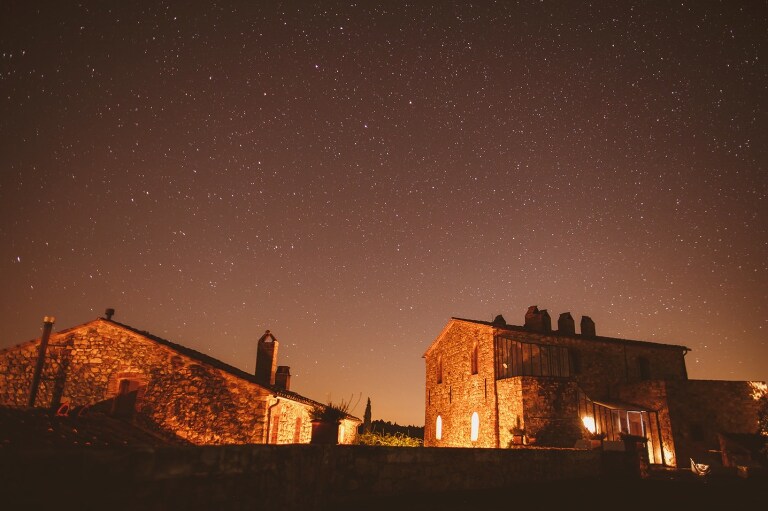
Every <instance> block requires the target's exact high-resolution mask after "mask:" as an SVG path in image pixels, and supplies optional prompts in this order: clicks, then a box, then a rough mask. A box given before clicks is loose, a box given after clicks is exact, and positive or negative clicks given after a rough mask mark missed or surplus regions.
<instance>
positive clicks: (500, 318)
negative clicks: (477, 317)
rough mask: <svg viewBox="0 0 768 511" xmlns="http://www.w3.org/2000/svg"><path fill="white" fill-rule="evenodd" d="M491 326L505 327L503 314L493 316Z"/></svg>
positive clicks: (505, 322)
mask: <svg viewBox="0 0 768 511" xmlns="http://www.w3.org/2000/svg"><path fill="white" fill-rule="evenodd" d="M493 326H495V327H505V326H507V321H506V320H505V319H504V316H502V315H501V314H499V315H498V316H496V317H495V318H493Z"/></svg>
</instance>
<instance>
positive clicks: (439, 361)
mask: <svg viewBox="0 0 768 511" xmlns="http://www.w3.org/2000/svg"><path fill="white" fill-rule="evenodd" d="M437 383H443V356H442V355H438V357H437Z"/></svg>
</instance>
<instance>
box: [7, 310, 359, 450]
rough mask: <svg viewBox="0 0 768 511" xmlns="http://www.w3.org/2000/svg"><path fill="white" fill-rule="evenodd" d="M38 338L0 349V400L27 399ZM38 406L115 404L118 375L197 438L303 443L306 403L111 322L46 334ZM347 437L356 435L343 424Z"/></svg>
mask: <svg viewBox="0 0 768 511" xmlns="http://www.w3.org/2000/svg"><path fill="white" fill-rule="evenodd" d="M39 343H40V341H39V340H36V341H30V342H28V343H25V344H22V345H19V346H16V347H13V348H9V349H6V350H3V351H0V403H1V404H6V405H14V406H23V405H25V404H26V402H27V399H28V393H29V389H30V385H31V381H32V376H33V371H34V367H35V361H36V359H37V350H38V346H39ZM48 355H49V357H48V358H47V360H46V364H45V367H44V371H43V378H42V380H41V384H40V390H39V392H38V395H37V400H36V403H35V404H36V406H40V407H51V406H52V407H56V406H57V405H58V403H69V404H70V406H71V407H75V406H81V405H89V406H94V407H102V408H104V407H106V408H107V409H108V408H109V407H110V406H112V405H113V400H114V398H115V396H116V395H117V394H118V389H119V387H120V381H121V380H130V381H132V382H134V384H135V385H136V386H137V387H138V388H137V391H136V397H135V400H136V401H135V405H133V406H134V407H135V409H136V410H137V411H138V412H139V413H140V414H141V415H142V418H148V419H149V420H150V421H151V422H152V423H154V425H155V426H156V427H158V428H159V429H161V430H164V431H166V432H169V433H172V434H175V435H177V436H180V437H181V438H184V439H186V440H188V441H190V442H192V443H194V444H198V445H210V444H213V445H220V444H243V443H266V442H272V443H275V442H276V443H294V442H301V443H308V442H309V441H310V438H311V434H312V427H311V422H310V417H309V411H310V407H311V402H309V401H308V400H307V403H304V402H298V401H296V400H292V399H289V398H286V397H280V396H278V395H275V394H273V393H272V392H271V391H270V390H269V389H267V388H265V387H263V386H260V385H258V384H256V383H254V382H251V381H248V380H247V379H244V378H242V377H239V376H237V375H235V374H232V373H230V372H228V371H226V370H223V369H222V368H220V367H217V366H215V365H212V364H210V363H205V362H203V361H201V360H198V359H195V358H192V357H190V356H187V355H186V354H184V353H183V352H179V351H177V350H175V349H172V348H171V347H169V346H166V345H164V344H161V343H158V342H156V341H155V340H153V339H150V338H147V337H145V336H143V335H140V334H137V333H135V332H133V331H131V330H129V329H126V328H123V327H121V326H119V325H116V324H114V323H112V322H110V321H106V320H95V321H92V322H90V323H87V324H85V325H82V326H80V327H76V328H73V329H70V330H63V331H61V332H58V333H56V334H53V335H51V338H50V343H49V350H48ZM346 429H348V430H349V432H348V433H349V434H348V435H347V436H346V438H345V442H347V443H352V442H354V441H355V434H356V430H355V428H353V427H351V426H349V427H347V428H346Z"/></svg>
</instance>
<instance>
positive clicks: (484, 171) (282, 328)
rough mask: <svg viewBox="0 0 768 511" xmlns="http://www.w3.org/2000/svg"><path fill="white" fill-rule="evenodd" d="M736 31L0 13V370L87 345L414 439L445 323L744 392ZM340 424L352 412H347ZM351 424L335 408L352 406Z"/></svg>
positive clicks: (760, 135)
mask: <svg viewBox="0 0 768 511" xmlns="http://www.w3.org/2000/svg"><path fill="white" fill-rule="evenodd" d="M767 26H768V4H766V2H765V1H736V0H734V1H730V0H729V1H722V2H715V1H699V0H697V1H680V2H636V1H626V2H625V1H621V2H616V1H605V2H601V1H596V2H576V1H562V2H561V1H550V0H544V1H520V2H512V1H509V2H472V3H469V2H447V1H446V2H442V1H441V2H437V1H435V2H423V1H413V2H396V1H387V2H380V3H374V2H367V1H366V2H323V1H317V2H291V1H286V2H277V1H274V2H272V1H270V2H196V1H190V2H178V3H176V2H162V1H157V2H144V1H132V2H117V1H83V2H35V1H18V0H7V1H3V2H2V4H0V280H2V292H1V293H0V324H2V328H1V329H0V331H2V333H1V334H0V348H5V347H9V346H12V345H15V344H18V343H20V342H24V341H27V340H30V339H32V338H35V337H37V336H39V335H40V332H41V327H42V318H43V316H46V315H52V316H55V317H56V318H57V320H56V324H55V326H54V331H57V330H62V329H65V328H68V327H71V326H75V325H78V324H81V323H84V322H86V321H90V320H92V319H94V318H96V317H99V316H101V315H102V314H103V313H104V310H105V308H107V307H113V308H115V309H116V313H115V316H114V319H115V320H116V321H120V322H122V323H126V324H128V325H131V326H133V327H135V328H138V329H142V330H147V331H149V332H151V333H153V334H155V335H158V336H160V337H164V338H166V339H168V340H170V341H173V342H176V343H179V344H183V345H185V346H188V347H190V348H193V349H196V350H198V351H201V352H203V353H206V354H208V355H211V356H213V357H216V358H219V359H220V360H222V361H224V362H227V363H229V364H231V365H233V366H236V367H238V368H241V369H243V370H246V371H253V370H254V367H255V357H256V341H257V339H258V338H259V337H260V336H261V335H262V334H263V333H264V330H266V329H270V330H271V331H272V332H273V334H274V335H275V337H276V338H277V340H278V341H279V342H280V351H279V361H278V362H279V364H281V365H289V366H291V373H292V390H295V391H297V392H299V393H301V394H303V395H305V396H307V397H310V398H313V399H316V400H318V401H322V402H327V401H334V402H338V401H340V400H342V399H343V400H345V401H352V404H353V407H352V412H353V413H355V414H356V415H358V416H359V417H362V414H363V411H364V407H365V400H366V398H368V397H370V398H371V404H372V412H373V418H374V419H383V420H390V421H393V422H398V423H399V424H404V425H405V424H414V425H422V424H423V423H424V360H423V358H422V355H423V354H424V351H425V350H426V348H427V347H428V346H429V344H430V343H431V342H432V341H433V340H434V338H435V337H436V336H437V335H438V334H439V333H440V331H441V329H442V328H443V327H444V326H445V324H446V323H447V321H448V320H449V319H450V317H452V316H457V317H464V318H472V319H479V320H487V321H489V320H492V319H493V317H494V316H495V315H497V314H503V315H504V317H505V318H506V320H507V322H508V323H512V324H518V325H520V324H523V321H524V314H525V310H526V309H527V307H528V306H529V305H538V306H539V308H541V309H547V310H548V311H549V312H550V315H551V316H552V317H553V321H554V322H555V323H556V319H557V317H558V315H559V314H560V313H562V312H571V313H572V314H573V316H574V318H575V319H576V322H577V324H578V321H579V318H580V316H581V315H588V316H590V317H591V318H592V319H593V320H594V321H595V324H596V328H597V333H598V335H606V336H613V337H622V338H628V339H637V340H647V341H655V342H663V343H670V344H681V345H685V346H688V347H690V348H691V349H692V352H691V353H689V354H688V356H687V363H688V373H689V376H690V377H691V378H698V379H726V380H762V381H765V380H768V340H767V339H766V334H768V299H767V298H768V291H766V289H767V286H766V285H767V284H768V200H767V199H768V175H767V174H766V171H767V169H766V164H767V163H768V140H766V133H768V126H767V124H768V123H767V122H766V86H767V85H768V78H767V76H768V72H767V71H768V68H767V67H766V59H765V56H766V55H768V49H767V48H766V46H767V44H766V42H767V40H768V31H767V30H766V27H767ZM358 400H359V402H358ZM355 405H356V406H355Z"/></svg>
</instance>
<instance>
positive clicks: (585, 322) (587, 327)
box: [581, 316, 597, 337]
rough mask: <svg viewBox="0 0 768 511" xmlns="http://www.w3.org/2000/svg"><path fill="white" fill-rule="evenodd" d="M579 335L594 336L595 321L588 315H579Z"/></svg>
mask: <svg viewBox="0 0 768 511" xmlns="http://www.w3.org/2000/svg"><path fill="white" fill-rule="evenodd" d="M581 335H584V336H586V337H595V336H596V335H597V334H595V322H594V321H592V318H590V317H589V316H582V317H581Z"/></svg>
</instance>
